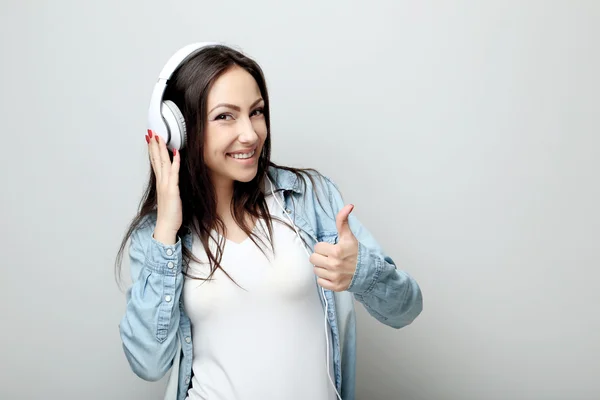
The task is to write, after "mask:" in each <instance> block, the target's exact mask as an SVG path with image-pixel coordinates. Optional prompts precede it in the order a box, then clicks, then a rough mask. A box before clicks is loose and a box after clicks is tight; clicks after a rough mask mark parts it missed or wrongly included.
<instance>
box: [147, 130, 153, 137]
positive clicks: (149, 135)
mask: <svg viewBox="0 0 600 400" xmlns="http://www.w3.org/2000/svg"><path fill="white" fill-rule="evenodd" d="M148 137H149V138H150V139H152V131H151V130H150V129H148Z"/></svg>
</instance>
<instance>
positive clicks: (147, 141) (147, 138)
mask: <svg viewBox="0 0 600 400" xmlns="http://www.w3.org/2000/svg"><path fill="white" fill-rule="evenodd" d="M146 143H150V138H149V137H148V135H146Z"/></svg>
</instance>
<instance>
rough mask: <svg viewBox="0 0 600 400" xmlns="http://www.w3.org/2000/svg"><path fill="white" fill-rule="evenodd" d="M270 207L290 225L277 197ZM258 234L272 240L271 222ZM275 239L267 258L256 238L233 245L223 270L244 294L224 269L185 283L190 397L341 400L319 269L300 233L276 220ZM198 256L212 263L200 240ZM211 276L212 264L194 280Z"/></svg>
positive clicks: (197, 268)
mask: <svg viewBox="0 0 600 400" xmlns="http://www.w3.org/2000/svg"><path fill="white" fill-rule="evenodd" d="M280 202H281V201H280ZM267 204H268V207H269V210H270V213H271V215H275V216H277V217H279V218H281V219H283V220H286V221H287V219H285V217H284V214H283V211H282V210H281V209H280V207H279V206H278V205H277V204H276V203H275V201H274V199H273V196H268V197H267ZM255 232H256V233H258V234H259V235H265V233H263V232H267V231H266V226H265V223H264V221H262V220H261V221H259V223H258V224H257V226H256V228H255ZM215 235H216V234H215ZM273 241H274V245H275V255H273V253H272V251H271V249H270V246H269V245H268V242H266V243H267V246H266V247H264V248H265V250H266V254H267V255H268V258H267V257H265V255H264V254H263V253H262V252H261V250H260V249H259V248H257V247H256V245H255V244H254V243H253V242H252V241H251V240H250V239H249V238H247V239H246V240H244V241H243V242H242V243H239V244H238V243H235V242H232V241H229V240H226V243H225V249H224V252H223V258H222V261H221V265H222V266H223V268H224V269H225V271H226V272H227V273H228V274H229V275H230V276H231V277H232V278H233V279H234V280H235V281H236V282H237V284H239V285H240V286H241V288H240V287H238V286H236V284H235V283H233V282H232V281H231V280H230V279H229V278H228V277H227V276H226V275H225V274H224V273H223V272H222V271H220V270H218V271H217V272H216V273H215V274H214V276H213V278H214V279H213V280H211V281H199V280H194V279H190V278H186V279H185V281H184V286H183V294H182V295H183V301H184V307H185V311H186V313H187V315H188V316H189V317H190V319H191V322H192V338H193V362H192V371H193V374H194V376H193V378H192V387H191V389H190V390H189V392H188V397H187V399H189V400H200V399H210V400H218V399H222V400H234V399H236V400H265V399H286V400H308V399H310V400H335V398H336V395H335V392H334V390H333V386H332V384H331V382H330V380H329V376H328V374H327V369H329V372H330V374H331V377H332V378H333V376H334V375H333V368H332V362H331V360H332V357H331V354H332V352H331V333H330V331H329V330H328V332H329V333H328V335H329V339H330V344H329V351H330V356H329V365H328V366H327V365H326V352H327V347H326V341H325V330H324V329H325V316H324V311H323V306H322V303H321V300H320V297H319V292H318V290H320V289H319V287H318V286H317V284H316V280H315V275H314V272H313V266H312V264H311V263H310V261H309V260H308V257H307V255H306V252H305V250H304V248H303V246H304V244H303V243H302V241H301V240H300V239H299V238H298V237H297V236H296V233H295V232H294V231H293V230H292V229H290V228H289V227H287V226H284V225H283V224H282V223H281V222H279V221H273ZM211 242H212V241H211ZM211 245H212V246H215V245H214V244H211ZM192 251H193V253H194V255H195V256H196V257H197V258H198V259H199V260H202V261H206V260H207V257H206V253H205V251H204V249H203V247H202V244H201V243H200V241H199V240H194V241H193V248H192ZM208 273H209V266H208V265H201V264H198V263H191V264H190V269H189V271H188V274H192V275H193V276H200V277H206V276H208Z"/></svg>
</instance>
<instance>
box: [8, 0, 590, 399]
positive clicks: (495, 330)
mask: <svg viewBox="0 0 600 400" xmlns="http://www.w3.org/2000/svg"><path fill="white" fill-rule="evenodd" d="M1 4H2V5H1V8H0V10H1V14H0V15H1V16H0V33H1V35H0V40H1V43H2V52H1V54H2V56H1V59H2V61H1V62H0V79H1V80H2V90H1V91H0V98H1V102H2V103H1V107H0V113H1V117H2V142H3V143H2V149H3V151H2V157H0V174H1V175H0V177H1V182H2V196H1V200H0V217H1V229H0V235H1V237H0V239H1V240H0V246H1V248H0V249H1V252H0V254H2V266H3V273H2V277H1V278H0V289H1V290H0V296H1V299H2V307H1V315H0V321H1V324H2V329H1V330H0V345H1V348H0V354H1V362H2V373H1V374H0V383H1V385H0V398H2V399H49V398H52V399H66V398H87V399H114V400H117V399H134V398H136V399H137V398H145V399H160V398H161V397H162V388H163V386H164V384H165V381H162V382H159V383H147V382H144V381H142V380H140V379H138V378H137V377H135V376H134V375H133V373H132V372H131V371H130V369H129V367H128V365H127V362H126V360H125V357H124V355H123V353H122V350H121V344H120V338H119V334H118V322H119V320H120V318H121V316H122V314H123V312H124V307H125V303H124V295H123V294H122V293H121V292H120V291H119V288H118V287H117V285H116V284H115V282H114V280H113V266H112V265H113V260H114V255H115V252H116V250H117V246H118V244H119V242H120V239H121V235H122V233H123V230H124V229H125V226H126V224H127V221H128V220H129V218H130V217H131V216H132V215H133V214H134V212H135V210H136V207H137V203H138V200H139V198H140V195H141V190H142V187H143V184H144V182H145V179H146V176H147V173H148V164H147V159H146V146H145V142H144V133H145V120H146V111H147V106H148V101H149V98H150V93H151V90H152V87H153V83H154V81H155V79H156V76H157V74H158V72H159V70H160V68H161V67H162V65H163V63H164V62H165V61H166V59H167V58H168V57H169V56H170V55H171V54H172V53H173V52H174V51H175V50H176V49H178V48H179V47H181V46H183V45H185V44H187V43H189V42H194V41H204V40H216V41H220V42H224V43H226V44H230V45H234V46H238V47H239V48H241V49H243V50H244V51H245V52H246V53H248V54H249V55H251V56H252V57H254V58H255V59H256V60H258V62H259V63H260V64H261V65H262V66H263V68H264V70H265V73H266V76H267V79H268V84H269V88H270V93H271V96H272V114H273V124H272V128H273V154H274V161H276V162H279V163H283V164H288V165H295V166H311V167H316V168H318V169H320V170H321V171H322V172H324V173H325V174H327V175H329V176H331V177H332V178H333V179H334V180H335V181H336V182H337V183H339V185H340V187H341V189H342V191H343V194H344V197H345V199H346V201H347V202H351V203H354V204H355V205H356V208H355V211H354V212H355V213H356V215H357V216H359V218H361V220H362V221H363V222H364V223H365V224H366V225H367V226H368V227H369V229H370V230H371V231H372V232H373V233H374V234H375V235H376V237H377V238H378V239H379V241H380V242H381V244H382V245H383V246H384V248H385V249H386V250H387V252H388V253H390V254H391V255H392V256H393V257H394V258H395V260H397V261H398V263H399V264H400V265H401V267H402V268H404V269H405V270H407V271H408V272H409V273H411V274H412V275H413V276H414V277H415V278H416V279H417V280H418V281H419V283H420V284H421V285H422V289H423V293H424V299H425V310H424V311H423V313H422V315H421V316H420V317H419V318H418V319H417V320H416V321H415V322H414V324H413V325H411V326H409V327H407V328H405V329H403V330H400V331H395V330H393V329H390V328H387V327H385V326H383V325H381V324H379V323H377V322H376V321H375V320H374V319H372V318H370V317H369V316H368V315H367V314H366V312H364V310H363V309H362V308H358V320H359V343H358V345H359V354H358V356H359V358H358V376H357V396H358V399H359V400H370V399H403V400H418V399H427V400H429V399H431V400H437V399H439V400H445V399H457V400H459V399H460V400H469V399H482V400H494V399H560V400H565V399H572V400H576V399H598V398H600V382H599V381H600V379H599V378H600V338H599V333H598V332H599V330H600V312H599V311H598V306H599V304H600V291H599V290H598V286H599V281H600V272H599V269H600V268H599V267H600V255H599V252H598V249H599V247H600V246H599V245H598V240H599V238H600V212H599V211H598V208H597V207H598V204H599V203H600V187H599V179H598V178H599V169H600V159H599V157H598V151H599V146H600V135H599V132H598V125H599V124H598V119H599V116H600V112H599V111H600V110H599V108H600V107H599V103H600V101H599V98H598V96H599V95H598V93H599V92H600V79H599V78H598V71H600V57H599V55H598V51H599V48H600V47H599V38H600V24H599V23H598V21H599V19H600V18H599V17H600V3H599V2H597V1H554V2H552V1H419V2H417V1H397V0H396V1H383V0H371V1H368V2H356V3H351V2H343V1H341V0H337V1H325V2H314V3H312V4H311V3H310V2H306V1H303V2H301V3H298V2H276V1H270V2H269V1H262V0H257V1H251V2H250V1H244V2H242V1H235V2H219V1H213V2H203V1H173V2H166V1H164V2H159V1H148V0H145V1H142V0H136V1H132V0H131V1H115V0H105V1H102V2H100V1H97V2H88V1H85V2H84V1H75V0H73V1H58V0H56V1H52V2H50V1H47V2H43V1H31V0H29V1H27V0H25V1H23V0H21V1H16V0H9V1H7V0H3V1H2V3H1Z"/></svg>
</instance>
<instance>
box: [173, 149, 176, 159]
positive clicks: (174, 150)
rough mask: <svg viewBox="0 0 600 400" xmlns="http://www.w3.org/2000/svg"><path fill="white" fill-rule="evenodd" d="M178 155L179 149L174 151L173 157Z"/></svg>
mask: <svg viewBox="0 0 600 400" xmlns="http://www.w3.org/2000/svg"><path fill="white" fill-rule="evenodd" d="M176 155H177V149H173V157H175V156H176Z"/></svg>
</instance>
